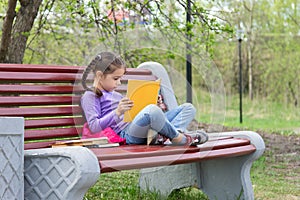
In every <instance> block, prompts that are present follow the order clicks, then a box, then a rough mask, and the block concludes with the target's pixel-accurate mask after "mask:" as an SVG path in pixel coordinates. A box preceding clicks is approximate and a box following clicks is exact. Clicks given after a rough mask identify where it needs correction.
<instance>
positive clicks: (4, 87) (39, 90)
mask: <svg viewBox="0 0 300 200" xmlns="http://www.w3.org/2000/svg"><path fill="white" fill-rule="evenodd" d="M82 91H83V88H82V86H80V85H76V86H72V85H19V84H17V85H11V84H1V85H0V92H1V93H9V94H34V95H37V94H72V93H73V92H76V93H78V92H82Z"/></svg>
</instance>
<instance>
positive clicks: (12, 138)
mask: <svg viewBox="0 0 300 200" xmlns="http://www.w3.org/2000/svg"><path fill="white" fill-rule="evenodd" d="M23 138H24V118H23V117H0V199H24V180H23V164H24V157H23V156H24V150H23V149H24V139H23Z"/></svg>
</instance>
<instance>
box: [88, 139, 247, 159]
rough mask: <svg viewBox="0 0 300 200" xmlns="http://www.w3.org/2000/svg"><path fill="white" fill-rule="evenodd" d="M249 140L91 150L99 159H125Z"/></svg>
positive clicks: (190, 150)
mask: <svg viewBox="0 0 300 200" xmlns="http://www.w3.org/2000/svg"><path fill="white" fill-rule="evenodd" d="M249 144H250V142H249V140H246V139H233V138H228V139H221V140H213V141H208V142H207V143H205V144H203V145H200V146H199V147H174V146H164V145H162V146H160V145H150V146H144V145H134V146H132V145H130V146H120V147H118V148H112V149H111V148H107V149H105V148H92V149H91V150H92V151H93V152H94V153H95V155H97V157H98V159H99V160H112V159H125V158H138V157H150V156H159V155H171V154H178V153H190V152H197V151H207V150H216V149H224V148H230V147H237V146H244V145H249Z"/></svg>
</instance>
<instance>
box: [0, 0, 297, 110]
mask: <svg viewBox="0 0 300 200" xmlns="http://www.w3.org/2000/svg"><path fill="white" fill-rule="evenodd" d="M11 1H12V0H1V1H0V13H1V20H0V25H1V26H2V27H3V21H4V19H5V18H4V17H5V15H6V14H7V13H6V11H7V6H8V3H10V2H11ZM22 2H23V3H24V2H25V1H17V6H16V8H15V11H16V13H17V14H20V13H19V11H20V10H21V8H22V6H23V4H22ZM32 2H33V3H36V2H39V1H38V0H36V1H32ZM174 2H175V3H174ZM174 2H173V1H172V2H171V1H167V0H165V1H163V0H161V1H154V0H144V1H141V0H140V1H138V0H132V1H123V0H93V1H82V0H79V1H75V0H67V1H56V0H44V1H42V2H41V5H40V6H39V11H38V15H37V17H36V18H35V21H34V24H33V26H32V29H31V30H30V31H29V32H26V34H25V33H24V32H23V33H22V34H23V35H24V34H25V35H26V36H28V40H27V42H26V49H25V53H24V57H23V59H22V62H23V63H38V64H62V65H86V64H87V63H88V62H89V61H90V59H91V57H93V56H94V55H95V54H96V53H97V52H98V51H99V50H100V46H101V47H109V48H110V49H113V50H114V51H117V52H119V53H120V54H122V55H123V56H124V58H125V59H126V61H127V63H128V64H129V66H130V67H135V66H137V65H138V64H139V63H141V62H143V61H148V60H155V61H159V62H162V63H163V64H164V65H171V66H172V67H175V68H176V69H177V70H178V71H180V72H182V73H185V63H184V60H183V58H182V57H178V56H177V54H178V55H185V49H184V48H182V46H180V45H179V43H180V42H181V43H182V42H184V41H186V34H188V35H190V36H191V37H192V43H191V45H192V46H193V49H192V50H193V51H194V52H207V54H208V55H209V56H210V57H211V59H212V61H213V62H214V63H215V64H216V65H217V67H218V69H219V70H220V72H221V74H222V77H223V81H224V84H225V88H226V92H227V95H232V94H236V93H237V92H238V64H239V63H238V52H237V39H236V36H235V31H236V30H237V29H243V30H244V38H243V42H242V48H243V49H242V50H243V52H242V55H243V59H242V60H243V79H244V80H243V92H244V95H245V96H248V98H249V99H251V100H253V98H256V99H265V100H269V101H276V102H277V103H280V104H283V105H286V106H290V105H292V106H294V107H296V108H298V107H299V100H300V99H299V98H300V80H299V72H300V66H299V63H300V58H299V56H298V52H299V48H300V45H299V41H300V40H299V34H300V32H299V24H300V22H299V10H300V4H299V2H298V1H297V0H282V1H268V0H261V1H255V0H241V1H230V0H222V1H194V0H192V1H191V2H192V4H191V15H192V23H190V24H186V23H185V21H186V8H187V4H186V1H182V0H176V1H174ZM122 9H123V10H125V11H128V13H129V17H128V20H126V21H120V20H114V19H113V18H111V17H109V14H108V13H109V12H108V11H111V10H113V11H115V12H117V11H119V10H122ZM141 27H143V28H145V30H147V33H148V35H146V36H145V37H144V39H143V40H141V41H134V36H130V35H128V34H127V35H126V33H127V32H128V31H129V32H130V31H132V30H135V29H138V28H141ZM14 28H17V27H13V29H14ZM155 31H156V32H159V33H161V34H162V35H164V37H165V38H166V40H168V41H167V44H168V45H167V46H165V49H164V52H163V53H162V52H161V50H157V49H155V50H153V49H149V48H148V49H136V50H134V51H127V49H126V46H124V45H123V46H122V44H121V43H120V41H122V40H124V38H125V39H126V38H127V41H128V40H132V41H134V42H140V43H141V44H140V46H143V45H145V44H144V43H149V44H150V43H151V45H152V46H153V45H155V44H159V43H161V41H155V38H154V40H153V39H151V34H153V33H154V32H155ZM124 33H125V35H124ZM12 37H13V35H12ZM4 39H5V38H2V40H4ZM179 61H180V62H179ZM12 62H13V61H12ZM193 78H194V79H193V80H194V81H193V86H194V87H195V88H202V89H203V90H205V89H206V88H205V83H204V81H203V78H201V75H199V74H197V73H194V77H193Z"/></svg>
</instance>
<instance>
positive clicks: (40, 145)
mask: <svg viewBox="0 0 300 200" xmlns="http://www.w3.org/2000/svg"><path fill="white" fill-rule="evenodd" d="M55 142H56V141H46V142H32V143H25V144H24V149H25V150H29V149H40V148H49V147H51V145H52V144H54V143H55Z"/></svg>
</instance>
